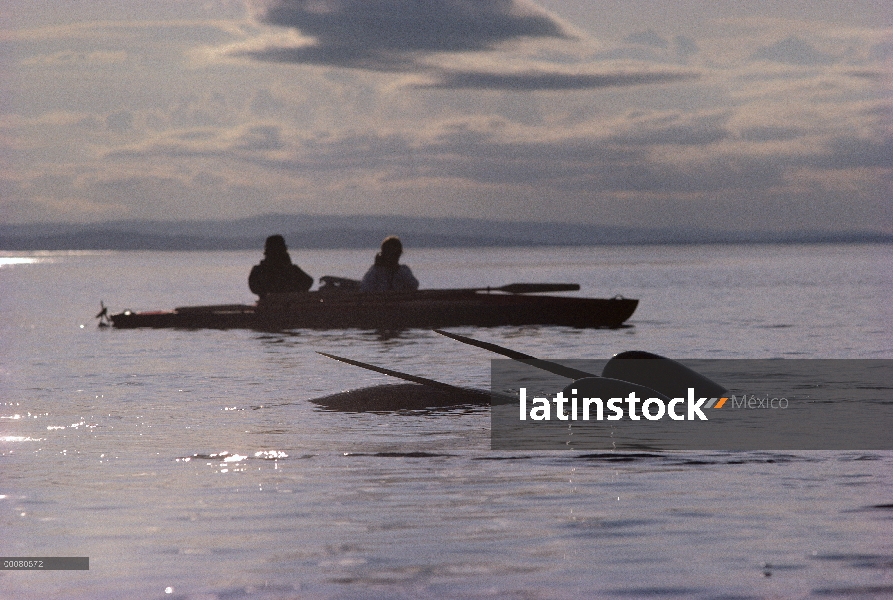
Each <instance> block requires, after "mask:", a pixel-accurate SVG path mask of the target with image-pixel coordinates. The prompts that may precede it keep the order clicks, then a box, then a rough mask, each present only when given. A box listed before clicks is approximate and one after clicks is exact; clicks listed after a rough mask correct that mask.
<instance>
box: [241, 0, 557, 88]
mask: <svg viewBox="0 0 893 600" xmlns="http://www.w3.org/2000/svg"><path fill="white" fill-rule="evenodd" d="M260 20H261V21H262V22H263V23H266V24H269V25H277V26H280V27H288V28H292V29H297V30H299V31H300V32H301V33H302V34H304V35H306V36H311V37H312V38H313V41H312V42H311V43H310V44H308V45H305V46H299V47H292V48H285V47H278V48H277V47H269V48H265V49H261V50H255V51H246V52H245V54H246V55H248V56H251V57H253V58H256V59H259V60H267V61H273V62H291V63H304V64H318V65H331V66H339V67H354V68H360V69H371V70H379V71H392V70H402V69H406V68H408V67H409V66H410V65H413V64H415V63H416V62H417V61H418V59H419V57H420V56H423V55H426V54H432V53H439V52H469V51H480V50H489V49H492V48H494V47H495V46H496V45H497V44H500V43H503V42H508V41H512V40H518V39H521V38H565V39H566V38H568V37H569V36H568V34H567V33H565V31H564V30H563V28H562V26H561V25H560V24H559V23H558V22H557V21H556V20H554V19H553V18H551V17H550V16H549V15H547V14H545V13H543V12H540V11H538V10H536V9H535V8H534V7H532V6H530V5H526V4H522V3H520V2H518V1H516V0H425V1H424V2H422V1H419V0H276V1H275V2H273V3H272V5H270V6H268V7H267V8H266V9H265V10H264V11H263V12H262V14H261V16H260Z"/></svg>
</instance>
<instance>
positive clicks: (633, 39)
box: [623, 29, 670, 48]
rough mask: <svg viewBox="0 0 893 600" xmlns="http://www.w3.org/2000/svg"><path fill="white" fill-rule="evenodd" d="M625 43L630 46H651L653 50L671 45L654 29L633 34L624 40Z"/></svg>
mask: <svg viewBox="0 0 893 600" xmlns="http://www.w3.org/2000/svg"><path fill="white" fill-rule="evenodd" d="M623 41H625V42H627V43H629V44H640V45H643V46H651V47H652V48H667V47H669V45H670V42H668V41H667V39H666V38H665V37H662V36H661V35H659V34H658V33H657V32H656V31H654V30H653V29H649V30H648V31H637V32H635V33H631V34H629V35H628V36H626V39H624V40H623Z"/></svg>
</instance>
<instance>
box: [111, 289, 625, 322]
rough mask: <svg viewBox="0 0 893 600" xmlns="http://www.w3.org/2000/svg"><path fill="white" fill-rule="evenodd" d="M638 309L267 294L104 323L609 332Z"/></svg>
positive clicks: (469, 298) (618, 300) (535, 298)
mask: <svg viewBox="0 0 893 600" xmlns="http://www.w3.org/2000/svg"><path fill="white" fill-rule="evenodd" d="M515 285H521V284H515ZM524 285H528V284H524ZM509 287H511V286H505V288H509ZM505 288H497V289H505ZM638 303H639V301H638V300H633V299H629V298H623V297H619V296H618V297H615V298H576V297H571V296H546V295H541V294H525V293H503V292H497V291H493V290H487V289H484V290H481V289H455V290H449V289H444V290H418V291H414V292H384V293H362V292H359V291H354V290H347V291H338V292H328V291H316V292H303V293H283V294H269V295H268V296H265V297H264V298H262V299H261V300H259V301H258V302H257V303H255V304H219V305H212V306H184V307H179V308H175V309H173V310H165V311H149V312H135V311H130V310H126V311H124V312H121V313H118V314H113V315H110V316H109V317H108V318H109V321H110V322H111V325H112V326H113V327H116V328H120V329H130V328H135V327H154V328H169V327H173V328H183V329H203V328H204V329H233V328H248V329H258V330H264V331H278V330H283V329H305V328H306V329H376V330H393V329H409V328H428V329H430V328H434V327H459V326H479V327H497V326H501V325H565V326H570V327H580V328H582V327H612V328H616V327H620V326H621V325H623V323H624V322H625V321H626V320H627V319H629V318H630V316H632V314H633V312H634V311H635V310H636V306H637V305H638Z"/></svg>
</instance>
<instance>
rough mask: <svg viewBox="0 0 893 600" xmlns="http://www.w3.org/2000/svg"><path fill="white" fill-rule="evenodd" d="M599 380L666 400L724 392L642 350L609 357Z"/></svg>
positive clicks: (564, 370) (571, 372) (550, 367)
mask: <svg viewBox="0 0 893 600" xmlns="http://www.w3.org/2000/svg"><path fill="white" fill-rule="evenodd" d="M434 331H435V332H436V333H439V334H441V335H444V336H446V337H448V338H452V339H454V340H456V341H459V342H462V343H464V344H469V345H471V346H477V347H478V348H484V349H486V350H490V351H491V352H495V353H497V354H501V355H502V356H506V357H508V358H512V359H514V360H517V361H519V362H523V363H526V364H529V365H531V366H533V367H537V368H539V369H542V370H544V371H548V372H549V373H554V374H555V375H560V376H562V377H569V378H571V379H581V378H591V377H597V375H593V374H591V373H586V372H584V371H579V370H577V369H572V368H570V367H565V366H562V365H559V364H558V363H554V362H550V361H546V360H542V359H538V358H534V357H533V356H530V355H527V354H522V353H521V352H517V351H515V350H510V349H509V348H503V347H502V346H498V345H496V344H491V343H488V342H481V341H478V340H475V339H473V338H469V337H465V336H462V335H458V334H455V333H448V332H446V331H443V330H440V329H435V330H434ZM643 359H644V360H643ZM602 377H604V378H608V379H614V380H621V381H627V382H630V383H634V384H636V385H641V386H644V387H646V388H650V389H652V390H657V391H658V392H660V393H661V394H663V395H664V396H667V397H669V398H678V397H682V396H684V395H685V394H686V392H687V391H688V388H690V387H691V388H695V389H696V390H697V393H698V394H700V395H706V396H708V397H710V396H716V397H719V396H721V395H722V394H724V393H725V392H726V388H724V387H723V386H721V385H719V384H718V383H716V382H714V381H711V380H710V379H708V378H706V377H704V376H703V375H701V374H700V373H697V372H695V371H693V370H691V369H689V368H688V367H686V366H685V365H683V364H681V363H679V362H677V361H675V360H673V359H671V358H667V357H665V356H660V355H659V354H652V353H651V352H644V351H642V350H634V351H630V352H621V353H619V354H616V355H614V356H613V357H611V359H610V360H609V361H608V362H607V363H606V364H605V368H604V369H602Z"/></svg>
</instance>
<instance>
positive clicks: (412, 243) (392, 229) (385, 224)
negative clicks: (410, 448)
mask: <svg viewBox="0 0 893 600" xmlns="http://www.w3.org/2000/svg"><path fill="white" fill-rule="evenodd" d="M273 233H281V234H283V235H284V236H285V239H286V241H287V243H288V245H289V246H290V247H291V248H376V247H378V245H379V244H380V243H381V240H382V239H383V238H384V237H385V236H387V235H391V234H397V235H399V236H400V238H401V239H402V240H403V242H404V244H405V245H406V246H408V247H415V248H425V247H427V248H442V247H484V246H592V245H605V244H619V245H622V244H693V243H858V242H875V243H891V242H893V235H890V234H882V233H873V232H860V231H856V232H845V233H834V232H821V231H805V232H758V233H753V232H731V233H729V232H719V231H711V230H696V229H690V230H679V229H656V228H655V229H650V228H634V227H604V226H598V225H573V224H565V223H535V222H514V221H491V220H483V219H446V218H418V217H400V216H380V215H368V216H347V217H338V216H320V215H263V216H258V217H250V218H246V219H238V220H231V221H176V222H166V221H107V222H103V223H92V224H73V223H54V224H27V225H0V250H255V249H257V248H261V247H263V242H264V239H265V238H266V237H267V236H268V235H270V234H273Z"/></svg>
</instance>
